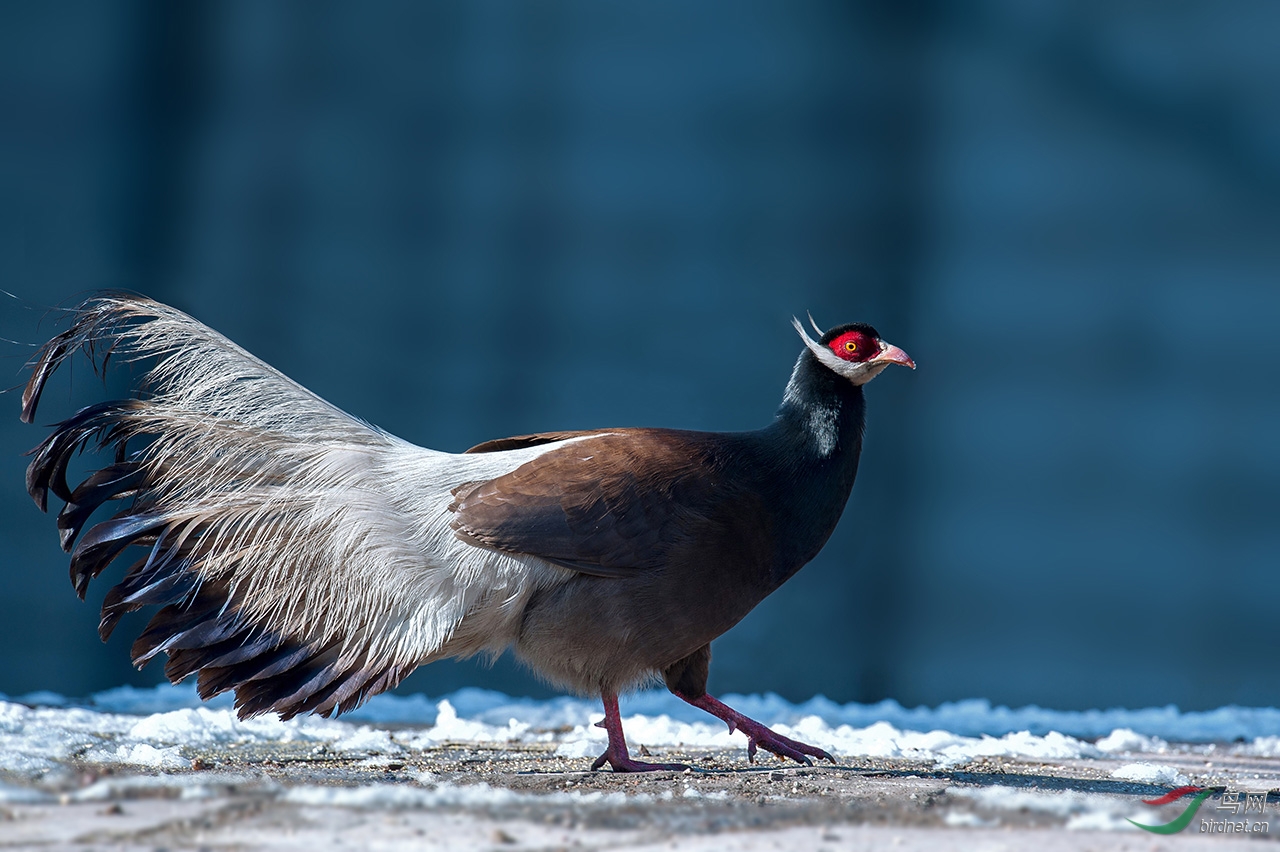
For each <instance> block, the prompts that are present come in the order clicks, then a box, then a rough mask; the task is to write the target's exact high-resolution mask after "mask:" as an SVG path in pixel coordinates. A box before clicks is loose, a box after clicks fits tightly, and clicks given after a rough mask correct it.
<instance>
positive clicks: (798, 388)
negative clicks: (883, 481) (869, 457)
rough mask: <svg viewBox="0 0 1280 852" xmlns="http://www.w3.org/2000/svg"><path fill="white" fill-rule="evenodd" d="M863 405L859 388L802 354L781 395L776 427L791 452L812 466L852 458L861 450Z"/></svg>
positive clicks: (806, 353)
mask: <svg viewBox="0 0 1280 852" xmlns="http://www.w3.org/2000/svg"><path fill="white" fill-rule="evenodd" d="M865 416H866V402H865V400H864V398H863V396H862V388H861V387H859V386H857V385H854V384H852V383H850V382H849V380H848V379H845V378H842V377H840V376H837V375H836V374H835V373H833V372H831V371H830V370H829V369H827V368H826V367H824V366H823V365H821V364H819V363H818V360H817V359H816V358H814V357H813V355H812V354H811V353H809V352H808V351H805V352H803V353H801V355H800V359H799V360H798V361H796V366H795V369H793V370H792V371H791V380H790V381H789V382H787V389H786V391H785V392H784V393H783V395H782V405H781V406H780V407H779V408H778V419H777V422H776V424H775V425H776V426H778V427H780V428H781V429H782V431H783V432H784V433H785V434H787V436H788V437H789V439H790V442H792V443H793V444H794V446H795V449H794V451H798V452H799V453H800V454H801V455H803V456H806V457H808V459H809V460H811V461H814V462H821V461H822V460H824V459H830V460H833V461H835V460H837V459H841V458H843V457H846V456H847V455H848V454H849V453H852V455H853V461H854V464H856V463H857V458H858V453H859V452H860V451H861V449H862V429H863V424H864V422H865Z"/></svg>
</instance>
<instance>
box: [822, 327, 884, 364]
mask: <svg viewBox="0 0 1280 852" xmlns="http://www.w3.org/2000/svg"><path fill="white" fill-rule="evenodd" d="M827 346H829V347H830V348H831V351H832V352H834V353H836V357H837V358H840V359H841V360H842V361H853V362H855V363H856V362H861V361H869V360H871V359H872V358H874V357H875V356H877V355H879V354H880V341H878V340H876V339H875V338H874V337H872V336H871V335H869V334H863V333H862V332H860V331H846V332H845V333H844V334H842V335H840V336H839V337H837V338H836V339H835V340H833V341H831V342H830V343H828V344H827ZM850 347H852V348H850Z"/></svg>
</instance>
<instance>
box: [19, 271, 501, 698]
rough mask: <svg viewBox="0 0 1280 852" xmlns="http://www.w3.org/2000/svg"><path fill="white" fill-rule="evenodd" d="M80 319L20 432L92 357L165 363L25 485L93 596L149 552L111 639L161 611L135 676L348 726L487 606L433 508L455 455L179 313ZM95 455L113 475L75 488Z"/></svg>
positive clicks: (63, 433) (56, 343)
mask: <svg viewBox="0 0 1280 852" xmlns="http://www.w3.org/2000/svg"><path fill="white" fill-rule="evenodd" d="M74 316H75V319H74V321H73V323H72V325H71V326H70V328H68V329H67V330H66V331H64V332H63V333H61V334H59V335H57V336H56V337H54V338H53V339H52V340H50V341H49V342H48V343H47V344H45V346H44V347H43V348H42V349H41V350H40V351H39V352H38V354H37V355H36V357H35V358H34V359H33V360H32V362H31V369H32V374H31V378H30V381H29V382H28V383H27V386H26V390H25V392H24V394H23V399H22V419H23V420H24V421H26V422H31V421H32V419H33V418H34V417H35V414H36V408H37V406H38V404H39V402H40V396H41V392H42V391H43V389H44V387H45V385H46V382H47V381H48V379H49V376H50V375H51V374H52V373H53V372H54V370H55V369H56V368H57V367H58V365H59V364H61V363H62V362H64V361H65V360H66V359H67V358H68V357H70V356H71V355H72V354H74V353H75V352H77V351H78V350H83V351H85V352H86V353H87V354H88V355H89V357H90V359H91V360H92V361H93V363H94V364H95V367H96V369H98V370H100V371H101V370H103V369H104V368H105V366H106V364H107V362H108V361H110V360H117V359H124V360H130V361H139V360H150V361H153V362H154V363H153V364H152V366H151V367H150V368H149V369H148V370H147V371H146V372H145V373H144V374H143V376H142V378H141V382H140V385H139V388H138V390H137V393H136V394H135V396H134V397H133V398H129V399H123V400H115V401H110V402H103V403H99V404H96V405H91V406H89V407H87V408H84V409H82V410H81V411H79V412H77V413H76V414H74V415H72V416H71V417H70V418H68V419H66V420H64V421H62V422H61V423H58V424H57V425H55V426H54V428H53V432H52V434H50V435H49V436H48V438H46V439H45V440H44V441H43V442H42V443H41V444H40V445H39V446H38V447H36V449H34V450H33V451H32V456H33V458H32V460H31V463H30V466H29V467H28V469H27V490H28V492H29V493H30V494H31V497H32V498H33V499H34V500H35V502H36V505H38V506H39V507H40V508H41V510H44V509H45V508H46V506H47V504H48V495H49V492H53V494H54V495H55V496H57V497H58V498H61V499H62V500H63V501H64V502H65V503H66V505H65V507H64V508H63V509H62V510H61V511H60V512H59V513H58V530H59V533H60V536H61V542H62V546H63V548H64V549H65V550H67V551H69V552H71V579H72V583H73V585H74V586H75V589H76V592H77V593H78V594H79V595H80V596H81V597H83V596H84V594H85V590H86V588H87V586H88V584H89V581H90V580H91V579H93V578H94V577H96V576H97V575H98V574H99V573H100V572H102V571H103V569H104V568H106V566H107V565H109V564H110V563H112V562H113V561H114V560H115V559H116V558H117V557H118V556H120V555H121V554H122V553H123V552H124V551H125V550H126V549H128V548H129V547H130V546H131V545H141V546H142V547H144V548H146V550H145V551H144V552H143V554H142V556H141V558H139V559H138V560H137V561H136V562H134V563H133V565H132V566H131V567H130V568H129V570H128V571H127V573H126V575H125V577H124V579H123V581H122V582H120V583H119V584H118V585H117V586H115V587H114V588H113V589H111V590H110V591H109V593H108V594H107V597H106V601H105V603H104V604H103V608H102V621H101V624H100V627H99V631H100V633H101V635H102V637H103V638H104V639H105V638H106V637H107V636H108V635H110V633H111V631H112V630H113V629H114V627H115V626H116V623H117V622H118V621H119V619H120V618H121V616H123V615H124V614H125V613H127V612H130V611H133V610H136V609H139V608H141V607H144V606H148V605H154V606H160V607H161V609H160V610H159V612H157V613H156V614H155V616H154V617H153V618H152V620H151V622H150V624H148V626H147V628H146V630H145V631H144V632H143V634H142V635H141V636H140V637H139V638H138V640H137V642H135V643H134V645H133V650H132V654H133V659H134V662H135V663H136V664H138V665H142V664H145V663H146V662H147V661H148V660H150V659H151V658H152V657H154V656H155V655H156V654H158V653H160V652H161V651H164V652H165V653H166V654H167V655H168V657H169V660H168V663H167V665H166V667H165V673H166V674H167V675H168V676H169V677H170V679H172V680H175V681H176V680H179V679H181V678H183V677H186V676H187V675H190V674H192V673H196V672H198V673H199V680H198V688H199V691H200V693H201V695H202V696H204V697H208V696H210V695H213V694H216V693H218V692H222V691H225V690H228V689H235V690H236V699H237V700H236V704H237V707H238V708H239V709H240V712H241V715H242V716H243V715H252V714H255V713H261V712H264V711H267V710H276V711H279V712H281V713H282V714H283V715H285V716H291V715H294V714H296V713H299V712H306V711H315V712H320V713H323V714H325V715H328V714H329V713H332V712H335V711H336V712H341V711H343V710H346V709H349V708H351V707H353V706H355V705H357V704H359V703H360V702H361V701H363V700H364V699H365V698H366V697H368V696H369V695H372V694H375V693H377V692H380V691H382V690H384V689H387V688H390V687H391V686H394V685H395V684H396V683H398V682H399V680H400V679H401V678H402V677H403V676H404V675H405V674H407V673H408V672H409V671H410V670H412V669H413V667H414V666H415V665H416V664H418V663H419V662H420V661H422V660H423V659H425V658H427V657H429V656H430V655H432V654H433V653H436V652H438V651H439V650H440V648H441V647H442V646H443V645H444V644H445V642H447V641H448V639H449V637H450V635H451V634H452V633H453V631H454V630H455V628H456V626H457V624H458V623H459V622H460V621H461V619H462V617H463V616H464V615H465V613H466V608H467V607H468V606H469V605H470V604H471V603H472V602H473V600H472V599H473V598H474V597H475V595H477V594H479V592H477V591H475V590H468V589H465V588H464V589H459V588H457V583H456V582H455V578H454V577H453V576H452V575H451V574H450V572H449V571H448V570H447V569H448V567H449V566H448V565H447V564H444V563H443V562H442V561H441V560H442V558H441V556H440V554H441V553H445V554H446V555H447V552H446V551H445V550H442V548H441V546H440V544H439V542H440V541H443V540H445V538H446V537H448V522H447V518H446V517H444V516H443V515H444V514H445V510H444V509H443V508H441V509H439V510H435V509H433V506H434V501H433V500H432V499H429V498H431V495H424V494H423V493H421V488H422V487H423V486H421V485H420V484H419V483H421V482H424V481H429V480H430V478H431V477H430V475H429V474H430V473H431V470H430V469H429V468H430V467H431V465H432V464H434V463H435V462H434V461H433V458H437V457H438V458H443V457H444V454H437V453H432V452H431V451H428V450H422V449H420V448H417V447H413V446H412V445H410V444H407V443H405V442H403V441H400V440H399V439H397V438H394V437H393V436H390V435H388V434H386V433H384V432H382V431H380V430H378V429H375V428H374V427H372V426H370V425H368V424H366V423H363V422H361V421H359V420H357V419H356V418H354V417H351V416H350V415H348V414H346V413H344V412H343V411H341V410H340V409H338V408H336V407H335V406H333V405H330V404H329V403H327V402H325V401H324V400H322V399H320V398H319V397H317V396H316V395H315V394H313V393H311V392H310V391H308V390H307V389H305V388H303V387H302V386H300V385H298V384H297V383H295V382H293V381H292V380H290V379H288V378H287V377H285V376H284V375H282V374H281V373H279V372H278V371H276V370H275V369H273V368H272V367H270V366H268V365H267V364H265V363H263V362H262V361H260V360H258V359H257V358H255V357H253V356H252V355H250V354H249V353H247V352H245V351H244V350H243V349H241V348H240V347H238V346H236V345H235V344H234V343H232V342H231V341H229V340H227V339H226V338H225V337H223V336H222V335H220V334H218V333H217V332H215V331H213V330H212V329H209V328H208V327H206V326H204V325H202V324H200V323H199V322H196V321H195V320H193V319H192V318H190V317H188V316H187V315H185V314H183V313H182V312H180V311H177V310H175V309H173V308H170V307H168V306H167V305H163V304H160V303H158V302H155V301H152V300H150V299H146V298H142V297H138V296H133V295H123V294H107V295H102V296H98V297H95V298H93V299H90V300H89V301H87V302H86V303H84V304H83V305H82V306H80V307H79V308H78V309H77V310H76V312H75V314H74ZM94 447H96V448H97V449H106V450H109V451H111V452H112V453H113V455H112V458H113V461H111V462H110V463H109V464H107V465H106V466H105V467H103V468H102V469H100V470H98V471H96V472H94V473H92V474H90V475H89V476H88V477H87V478H86V479H85V480H84V481H83V482H81V483H80V484H78V485H77V486H75V487H72V486H71V485H70V484H69V482H68V480H67V468H68V464H69V462H70V461H71V459H72V457H73V456H75V455H76V454H77V453H78V452H79V451H81V450H83V449H85V448H94ZM424 466H425V468H426V469H424ZM446 486H447V483H446ZM446 486H439V487H446ZM415 489H416V490H415ZM117 500H118V501H122V503H121V504H119V505H121V506H122V507H123V508H121V509H120V510H119V511H118V512H117V513H116V514H115V515H113V516H112V517H111V518H109V519H107V520H104V521H101V522H99V523H97V524H96V525H94V526H91V527H89V528H88V530H87V531H85V530H84V528H85V526H86V524H87V522H88V521H89V519H90V516H91V515H92V514H93V513H94V512H95V510H97V509H98V508H99V507H101V506H103V505H104V504H106V503H108V502H110V501H117ZM433 511H436V512H437V513H438V514H440V515H441V517H440V518H439V519H434V520H433V518H434V515H432V512H433ZM449 540H450V541H452V539H451V538H449ZM432 560H435V561H434V563H433V561H432ZM445 561H447V560H445ZM497 586H498V587H500V586H501V583H500V582H498V583H497Z"/></svg>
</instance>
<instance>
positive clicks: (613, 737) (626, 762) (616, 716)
mask: <svg viewBox="0 0 1280 852" xmlns="http://www.w3.org/2000/svg"><path fill="white" fill-rule="evenodd" d="M600 697H601V699H603V700H604V721H603V722H597V723H596V724H598V725H599V726H600V727H602V728H604V729H605V730H606V731H607V732H608V733H609V747H608V748H607V749H605V751H604V754H602V755H600V756H599V757H597V758H596V762H595V763H593V764H591V768H592V769H593V770H595V769H599V768H600V767H602V766H604V765H605V764H606V763H607V764H609V766H610V767H612V769H613V771H614V772H653V771H655V770H659V769H670V770H674V771H676V772H683V771H684V770H685V769H688V768H689V767H687V766H685V765H684V764H682V763H645V762H644V761H642V760H632V759H631V755H629V754H627V740H626V738H625V737H623V735H622V715H621V714H620V713H619V712H618V696H617V695H614V694H612V693H608V692H606V693H604V694H603V695H601V696H600Z"/></svg>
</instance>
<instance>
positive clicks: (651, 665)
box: [514, 574, 764, 694]
mask: <svg viewBox="0 0 1280 852" xmlns="http://www.w3.org/2000/svg"><path fill="white" fill-rule="evenodd" d="M672 588H673V584H671V583H669V582H663V581H662V578H661V575H660V574H659V575H656V576H654V575H649V576H646V575H644V574H640V575H638V576H637V577H635V578H634V579H622V580H617V579H605V578H599V577H588V576H579V577H576V578H574V579H573V580H571V581H569V582H567V583H564V584H562V585H559V586H556V587H554V588H550V589H544V590H540V591H538V592H537V593H535V594H533V595H532V596H531V598H530V601H529V604H528V605H527V607H526V608H525V611H524V618H523V622H522V624H521V628H520V633H519V637H518V639H517V640H516V643H515V646H514V650H515V652H516V654H517V656H519V657H520V658H521V659H522V660H523V661H524V662H525V663H527V664H528V665H529V666H530V667H532V668H533V669H534V670H535V671H536V672H537V673H539V674H540V675H542V676H543V677H544V678H546V679H547V680H549V681H550V682H552V683H554V684H556V685H558V686H561V687H564V688H568V689H571V690H574V691H576V692H580V693H583V694H588V693H597V692H601V691H604V692H624V691H626V690H628V689H632V688H635V687H637V686H641V685H643V684H645V683H647V682H652V681H654V680H656V679H658V678H659V677H660V676H661V673H662V671H663V670H664V669H666V668H667V667H668V666H670V665H672V664H673V663H675V662H677V661H678V660H681V659H683V658H685V657H687V656H689V655H690V654H692V653H693V652H694V651H697V650H698V649H699V648H701V647H703V646H704V645H706V644H708V643H709V642H711V640H713V639H715V638H716V637H718V636H720V635H721V634H722V633H724V632H725V631H726V630H728V629H729V628H731V627H733V625H735V624H737V623H738V621H740V620H741V619H742V617H743V616H745V615H746V614H747V613H748V612H750V611H751V609H752V607H754V606H755V605H756V604H757V603H759V601H760V600H761V599H763V597H764V594H763V593H760V594H754V593H752V592H753V590H751V589H749V588H744V587H742V586H738V587H737V588H736V589H733V590H732V591H731V592H729V593H726V592H725V590H723V589H721V590H720V592H719V594H717V595H716V597H715V598H714V600H712V599H709V598H708V597H706V596H705V595H700V594H698V590H695V589H687V588H686V589H685V593H684V594H680V595H673V594H671V589H672ZM708 604H711V605H710V606H709V605H708Z"/></svg>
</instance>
